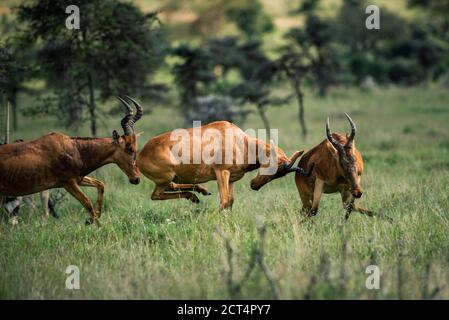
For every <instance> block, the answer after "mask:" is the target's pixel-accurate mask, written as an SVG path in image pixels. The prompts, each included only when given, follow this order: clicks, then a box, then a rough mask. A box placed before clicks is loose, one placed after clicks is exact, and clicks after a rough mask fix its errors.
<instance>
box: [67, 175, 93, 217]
mask: <svg viewBox="0 0 449 320" xmlns="http://www.w3.org/2000/svg"><path fill="white" fill-rule="evenodd" d="M64 189H65V190H67V192H68V193H70V194H71V195H72V196H73V197H74V198H75V199H77V200H78V201H79V202H80V203H81V204H82V205H83V207H84V208H85V209H86V210H87V211H88V212H89V215H90V216H89V219H87V221H86V224H92V223H93V222H95V223H96V225H97V226H100V223H99V221H98V217H97V214H96V212H95V209H94V206H93V205H92V202H91V201H90V199H89V198H88V197H87V196H86V195H85V194H84V193H83V191H81V189H80V187H79V185H78V184H77V183H76V181H70V182H68V183H66V184H65V185H64Z"/></svg>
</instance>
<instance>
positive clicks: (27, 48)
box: [0, 15, 35, 130]
mask: <svg viewBox="0 0 449 320" xmlns="http://www.w3.org/2000/svg"><path fill="white" fill-rule="evenodd" d="M0 26H1V28H0V36H1V38H2V39H5V40H4V41H0V91H2V93H3V94H5V99H7V100H8V101H9V102H10V103H11V107H12V109H11V111H12V124H13V128H14V130H17V129H18V126H19V120H18V113H19V104H18V95H19V92H22V91H25V92H30V91H31V90H30V89H29V88H27V87H25V86H24V81H25V80H27V79H29V78H31V77H32V76H33V75H34V71H35V68H33V67H32V65H31V63H30V61H33V59H34V58H35V50H34V48H33V46H32V45H31V44H29V43H26V42H22V41H20V39H18V38H17V37H16V34H15V30H16V29H17V25H16V23H15V22H14V21H11V20H8V19H7V17H6V15H3V16H2V19H1V22H0Z"/></svg>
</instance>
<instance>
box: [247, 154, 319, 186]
mask: <svg viewBox="0 0 449 320" xmlns="http://www.w3.org/2000/svg"><path fill="white" fill-rule="evenodd" d="M303 153H304V150H300V151H296V152H295V153H293V155H292V156H291V157H290V158H287V157H286V156H285V155H284V153H283V152H282V151H281V150H278V154H279V163H278V168H277V171H276V173H275V174H272V175H262V174H260V172H259V173H258V174H257V176H256V177H255V178H254V179H252V180H251V189H253V190H256V191H257V190H259V189H260V188H262V187H263V186H264V185H266V184H267V183H268V182H270V181H273V180H275V179H278V178H281V177H283V176H285V175H286V174H288V173H290V172H298V173H299V174H303V175H306V176H307V175H308V173H307V172H305V171H304V170H303V169H302V168H298V167H296V166H294V164H295V162H296V160H297V159H298V158H299V157H300V156H301V155H302V154H303ZM308 171H309V172H310V170H308Z"/></svg>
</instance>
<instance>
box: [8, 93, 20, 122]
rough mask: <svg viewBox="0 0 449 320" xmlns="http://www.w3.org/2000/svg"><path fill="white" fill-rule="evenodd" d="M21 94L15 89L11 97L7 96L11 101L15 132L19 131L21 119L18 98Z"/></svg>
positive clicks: (10, 94)
mask: <svg viewBox="0 0 449 320" xmlns="http://www.w3.org/2000/svg"><path fill="white" fill-rule="evenodd" d="M18 94H19V90H18V89H17V88H13V89H12V90H11V91H10V92H9V95H8V94H7V95H6V97H7V98H8V99H9V102H10V113H11V115H12V127H13V129H14V131H15V130H17V129H19V119H18V114H19V110H18V105H17V96H18Z"/></svg>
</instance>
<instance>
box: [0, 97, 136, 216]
mask: <svg viewBox="0 0 449 320" xmlns="http://www.w3.org/2000/svg"><path fill="white" fill-rule="evenodd" d="M126 99H127V100H128V101H130V102H132V103H133V104H134V105H135V107H136V110H137V112H136V114H135V115H133V113H132V108H131V106H130V105H129V103H128V101H126V100H125V99H123V98H121V97H119V100H120V101H121V102H122V103H123V105H124V106H125V107H126V110H127V112H126V116H125V117H124V118H123V120H122V122H121V124H122V128H123V131H124V135H122V136H120V135H119V134H118V133H117V131H115V130H114V131H113V132H112V138H80V137H69V136H66V135H64V134H62V133H50V134H47V135H44V136H42V137H40V138H38V139H36V140H33V141H29V142H18V143H14V144H7V145H2V146H0V196H13V197H17V196H24V195H28V194H32V193H37V192H41V191H44V190H48V189H52V188H64V189H65V190H67V192H69V193H70V194H71V195H72V196H73V197H74V198H76V199H77V200H78V201H79V202H80V203H81V204H82V205H83V206H84V208H85V209H86V210H87V211H88V212H89V218H88V220H87V223H89V224H90V223H92V222H96V223H97V224H99V223H98V219H99V218H100V216H101V208H102V201H103V192H104V184H103V182H101V181H99V180H97V179H95V178H91V177H88V176H87V175H88V174H90V173H91V172H93V171H95V170H97V169H98V168H100V167H102V166H104V165H106V164H110V163H115V164H116V165H118V167H119V168H120V169H121V170H122V171H123V172H124V173H125V174H126V175H127V176H128V178H129V182H130V183H132V184H138V183H139V182H140V172H139V169H138V168H137V166H136V156H137V137H136V134H135V131H134V124H135V123H136V122H137V121H138V120H139V119H140V118H141V117H142V114H143V109H142V107H141V106H140V105H139V104H138V103H137V102H136V101H135V100H133V99H131V98H130V97H128V96H126ZM81 186H85V187H95V188H97V190H98V199H97V204H96V206H95V207H94V206H93V205H92V202H91V201H90V199H89V198H88V197H87V196H86V195H85V194H84V193H83V192H82V191H81V189H80V187H81Z"/></svg>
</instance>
